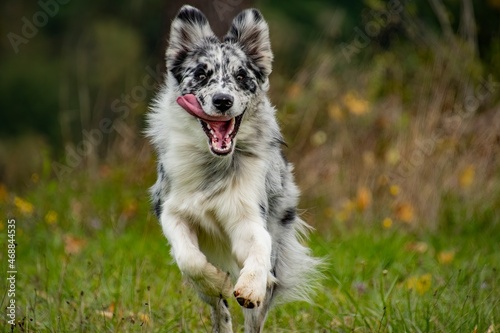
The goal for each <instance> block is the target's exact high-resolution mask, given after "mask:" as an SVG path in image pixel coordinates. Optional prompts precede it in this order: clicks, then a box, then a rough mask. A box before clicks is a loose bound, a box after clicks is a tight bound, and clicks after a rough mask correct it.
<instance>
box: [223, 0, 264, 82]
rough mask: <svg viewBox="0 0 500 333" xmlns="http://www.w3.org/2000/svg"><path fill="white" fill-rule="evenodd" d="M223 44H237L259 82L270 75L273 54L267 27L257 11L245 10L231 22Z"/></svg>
mask: <svg viewBox="0 0 500 333" xmlns="http://www.w3.org/2000/svg"><path fill="white" fill-rule="evenodd" d="M224 42H232V43H237V44H239V45H240V47H241V48H242V49H243V51H244V52H245V53H246V54H247V56H248V57H249V58H250V59H251V60H252V63H253V65H254V66H255V67H254V72H255V73H256V74H257V78H258V79H259V81H261V82H265V81H267V77H268V76H269V74H271V70H272V64H271V63H272V61H273V53H272V51H271V42H270V40H269V27H268V26H267V23H266V21H264V18H263V17H262V14H261V13H260V12H259V11H258V10H257V9H246V10H244V11H242V12H241V13H239V14H238V16H236V17H235V18H234V20H233V23H232V25H231V28H230V29H229V32H228V33H227V34H226V36H225V37H224Z"/></svg>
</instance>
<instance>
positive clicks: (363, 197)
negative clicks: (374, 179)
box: [356, 187, 372, 211]
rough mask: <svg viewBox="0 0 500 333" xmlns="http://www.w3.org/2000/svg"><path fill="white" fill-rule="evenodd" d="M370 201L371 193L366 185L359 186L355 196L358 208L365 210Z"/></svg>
mask: <svg viewBox="0 0 500 333" xmlns="http://www.w3.org/2000/svg"><path fill="white" fill-rule="evenodd" d="M371 203H372V193H371V192H370V190H369V189H368V188H366V187H361V188H360V189H358V194H357V196H356V206H357V207H358V209H359V210H361V211H364V210H366V209H367V208H368V207H369V206H370V205H371Z"/></svg>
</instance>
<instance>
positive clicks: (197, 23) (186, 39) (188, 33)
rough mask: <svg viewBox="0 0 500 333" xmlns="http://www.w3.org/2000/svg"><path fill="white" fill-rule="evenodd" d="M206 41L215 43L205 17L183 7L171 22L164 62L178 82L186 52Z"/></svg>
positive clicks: (193, 9)
mask: <svg viewBox="0 0 500 333" xmlns="http://www.w3.org/2000/svg"><path fill="white" fill-rule="evenodd" d="M207 40H211V41H217V42H218V39H217V37H215V35H214V33H213V32H212V29H211V28H210V25H209V24H208V20H207V18H206V17H205V15H204V14H203V13H202V12H201V11H200V10H198V9H197V8H194V7H192V6H189V5H184V6H182V8H181V9H180V10H179V13H177V16H176V17H175V18H174V20H173V21H172V26H171V28H170V39H169V43H168V48H167V53H166V61H167V69H168V70H169V71H171V72H172V74H174V76H175V78H176V79H177V81H178V82H180V79H181V77H180V74H181V72H182V69H181V67H182V63H183V62H184V60H185V59H186V57H187V55H188V52H189V51H191V50H193V49H194V48H195V47H196V46H200V45H203V43H204V42H206V41H207Z"/></svg>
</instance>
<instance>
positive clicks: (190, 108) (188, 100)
mask: <svg viewBox="0 0 500 333" xmlns="http://www.w3.org/2000/svg"><path fill="white" fill-rule="evenodd" d="M177 104H179V105H180V106H182V108H183V109H184V110H186V111H187V112H189V113H190V114H192V115H193V116H195V117H197V118H200V119H203V120H208V121H228V120H230V119H231V117H228V116H220V117H219V116H217V117H215V116H210V115H208V114H206V113H205V111H203V109H202V108H201V105H200V103H199V102H198V99H197V98H196V96H195V95H193V94H186V95H183V96H179V97H177Z"/></svg>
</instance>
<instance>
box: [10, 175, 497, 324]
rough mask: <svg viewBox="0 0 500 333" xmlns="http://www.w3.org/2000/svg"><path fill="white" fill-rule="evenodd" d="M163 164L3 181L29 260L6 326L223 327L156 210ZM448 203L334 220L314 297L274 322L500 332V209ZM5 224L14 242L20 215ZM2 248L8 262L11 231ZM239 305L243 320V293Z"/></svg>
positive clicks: (278, 313)
mask: <svg viewBox="0 0 500 333" xmlns="http://www.w3.org/2000/svg"><path fill="white" fill-rule="evenodd" d="M151 170H152V169H151ZM151 172H152V171H148V172H142V173H141V172H130V171H126V170H118V169H105V168H103V169H101V171H100V173H99V175H93V176H86V175H84V174H75V175H73V176H72V177H69V178H68V179H66V180H63V181H56V180H45V179H38V177H36V176H35V177H33V179H32V181H31V183H32V184H31V189H30V190H28V191H27V192H26V193H23V194H22V195H21V194H16V193H11V192H9V189H6V188H2V191H1V192H2V193H1V195H0V200H1V206H0V207H1V209H2V210H3V212H2V216H8V217H11V218H15V220H16V243H17V247H16V263H15V265H16V269H17V271H18V273H17V276H16V296H15V300H16V306H17V311H16V326H15V328H14V327H11V326H10V325H8V323H7V319H6V318H7V317H6V315H5V314H2V316H1V319H0V323H1V325H0V326H1V332H12V331H13V332H210V321H209V311H208V308H207V307H206V306H205V305H204V304H202V303H201V302H200V301H199V300H198V299H197V297H196V295H195V294H194V293H193V292H192V290H191V289H190V287H189V286H188V285H187V284H186V283H184V282H182V279H181V276H180V273H179V271H178V269H177V267H176V266H175V264H174V263H173V262H172V259H171V257H170V255H169V248H168V245H167V242H166V240H165V238H164V237H163V236H162V234H161V230H160V227H159V225H158V224H157V222H156V220H155V218H154V217H153V216H152V214H151V213H150V211H149V202H148V196H147V186H148V184H151V183H152V181H153V179H152V178H151V177H150V176H148V177H146V179H144V178H142V179H141V178H140V177H141V174H144V173H146V174H148V175H151V176H152V174H151ZM42 178H43V177H42ZM448 206H449V207H448V208H447V210H446V211H445V212H443V214H441V215H442V217H441V219H443V223H442V225H443V226H444V227H442V228H441V229H439V230H437V231H434V232H425V231H419V232H415V231H414V232H411V231H409V230H408V229H406V228H404V227H403V226H401V225H398V224H397V223H394V224H393V225H383V224H382V223H380V222H378V221H359V224H356V223H355V222H354V223H352V224H351V225H349V226H348V225H345V224H343V223H341V222H339V221H336V220H332V221H331V225H330V226H322V227H321V232H316V233H314V234H313V235H312V237H311V239H310V241H309V243H310V246H311V247H312V249H313V251H314V253H315V254H316V255H318V256H322V257H325V258H326V260H327V265H326V267H325V272H324V280H323V282H322V287H321V289H320V290H318V293H317V295H316V296H315V297H314V303H313V304H308V303H300V302H298V303H291V304H287V305H284V306H281V307H278V308H276V309H274V310H273V311H272V312H271V313H270V315H269V318H268V320H267V323H266V328H267V330H266V331H268V332H470V333H474V332H481V333H486V332H488V333H491V332H498V331H499V330H500V324H499V322H500V277H499V272H498V268H499V267H498V266H499V264H500V252H499V251H498V249H499V244H500V243H499V242H498V240H499V236H498V235H499V231H500V230H499V228H498V223H490V222H491V221H492V218H496V219H498V217H494V216H493V215H491V214H495V211H494V210H492V211H490V212H489V213H488V214H490V215H488V214H487V213H485V214H483V215H481V214H479V213H473V214H468V215H467V214H462V213H463V212H464V209H465V208H464V207H463V206H461V205H460V203H457V202H453V201H451V200H450V203H449V205H448ZM496 213H498V212H496ZM457 219H458V220H460V219H461V220H460V221H461V222H462V224H461V225H465V226H466V227H460V228H458V227H456V226H455V222H454V221H455V220H457ZM444 222H447V223H444ZM0 235H1V237H2V241H1V244H6V243H7V242H4V240H6V239H7V220H3V221H1V224H0ZM0 258H2V260H1V262H2V271H3V272H6V271H8V270H9V269H8V267H7V263H8V262H7V260H6V259H7V246H6V245H2V251H1V253H0ZM1 281H2V282H1V288H2V298H1V307H2V312H4V313H6V306H7V305H8V303H7V302H8V299H9V298H8V297H7V289H8V286H7V282H6V279H4V278H3V279H2V280H1ZM230 308H231V309H232V312H233V323H234V328H235V331H236V332H242V331H243V328H242V320H243V318H242V315H241V311H240V309H239V306H238V305H237V303H236V302H235V301H234V300H230Z"/></svg>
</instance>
